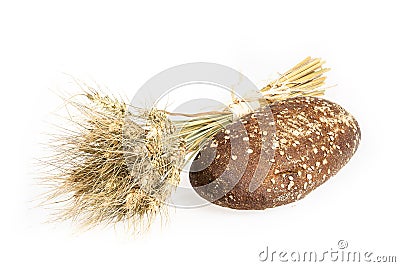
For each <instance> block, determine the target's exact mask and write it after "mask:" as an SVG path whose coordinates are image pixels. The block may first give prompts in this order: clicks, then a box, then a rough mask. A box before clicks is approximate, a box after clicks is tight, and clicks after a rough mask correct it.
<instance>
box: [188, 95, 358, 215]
mask: <svg viewBox="0 0 400 267" xmlns="http://www.w3.org/2000/svg"><path fill="white" fill-rule="evenodd" d="M360 137H361V133H360V128H359V126H358V123H357V121H356V120H355V119H354V117H353V116H352V115H350V114H349V113H348V112H347V111H346V110H344V109H343V108H342V107H341V106H339V105H337V104H335V103H332V102H330V101H328V100H325V99H321V98H315V97H297V98H291V99H287V100H284V101H280V102H276V103H274V104H272V105H270V106H269V107H266V108H263V109H261V110H259V111H256V112H254V113H252V114H248V115H246V116H244V117H242V118H241V119H240V120H238V121H237V122H235V123H232V124H230V125H228V126H227V127H226V128H225V129H223V130H222V131H221V132H219V133H217V134H216V135H215V136H214V137H213V138H212V140H210V141H209V142H208V143H206V144H205V145H204V146H203V148H202V150H201V151H200V152H199V153H198V154H197V155H196V157H195V159H194V161H193V163H192V165H191V168H190V174H189V179H190V183H191V185H192V186H193V188H194V189H195V191H196V192H197V193H198V194H199V195H200V196H201V197H203V198H204V199H206V200H208V201H210V202H212V203H215V204H217V205H220V206H223V207H229V208H233V209H244V210H253V209H254V210H259V209H266V208H272V207H276V206H280V205H285V204H288V203H291V202H294V201H297V200H300V199H302V198H304V197H305V196H306V195H307V194H309V193H310V192H311V191H313V190H314V189H315V188H317V187H318V186H319V185H321V184H322V183H324V182H325V181H327V180H328V179H329V178H330V177H332V176H333V175H335V174H336V173H337V172H338V171H339V170H340V169H341V168H342V167H343V166H344V165H345V164H346V163H347V162H348V161H349V160H350V158H351V157H352V156H353V154H354V153H355V151H356V150H357V147H358V145H359V141H360Z"/></svg>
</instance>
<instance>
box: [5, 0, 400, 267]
mask: <svg viewBox="0 0 400 267" xmlns="http://www.w3.org/2000/svg"><path fill="white" fill-rule="evenodd" d="M397 2H398V1H375V2H374V1H337V0H336V1H207V0H203V1H196V2H194V1H192V2H191V1H172V0H169V1H141V2H139V1H138V2H133V1H109V2H107V3H106V2H105V1H90V2H89V1H72V0H69V1H40V0H36V1H8V2H7V3H6V2H5V1H2V2H1V4H0V90H1V105H0V108H1V113H0V114H1V131H0V134H1V139H0V140H1V150H0V151H1V154H0V155H1V156H0V157H1V161H0V162H1V183H0V185H1V194H0V203H1V214H2V215H1V228H0V231H1V236H0V238H1V243H0V244H1V245H2V246H3V247H2V248H1V250H0V251H1V253H0V254H1V257H0V265H1V266H17V265H19V266H83V265H86V266H107V265H108V266H148V265H150V266H152V265H156V264H158V265H164V266H167V265H168V266H170V265H173V264H176V265H178V266H181V265H182V266H183V265H185V266H192V265H198V266H217V265H222V264H223V265H224V266H235V265H237V266H247V265H268V264H270V263H267V262H264V263H262V262H259V260H258V254H259V253H260V252H261V251H262V250H264V249H265V248H266V246H267V245H268V246H269V247H270V249H275V250H288V251H294V250H296V249H297V250H299V249H303V250H317V251H323V250H330V248H336V243H337V241H338V240H340V239H344V240H347V241H348V242H349V249H352V250H355V251H358V250H361V251H365V250H370V251H373V252H375V253H376V254H377V255H378V254H380V255H396V253H397V260H398V261H399V260H400V254H398V253H399V237H400V235H399V228H398V225H399V223H400V220H399V216H398V212H399V211H398V210H399V208H398V204H399V201H398V195H399V186H400V182H399V181H400V180H399V178H400V175H399V172H398V169H397V167H398V165H399V163H398V158H399V157H398V153H399V151H400V150H399V149H400V146H399V138H398V133H399V132H398V129H399V128H398V126H397V123H398V120H399V112H398V106H399V105H398V101H399V100H398V96H399V90H400V88H399V82H398V77H399V75H398V73H399V72H398V70H399V62H400V56H399V55H400V53H399V47H400V42H399V38H398V37H399V30H398V25H400V19H399V15H398V11H399V8H398V7H397ZM308 55H310V56H314V57H323V58H324V59H325V60H327V66H329V67H331V68H332V71H331V72H329V73H328V76H329V80H328V84H337V86H336V87H334V88H332V89H330V90H329V91H328V92H327V95H326V97H327V98H329V99H330V100H333V101H335V102H337V103H339V104H341V105H342V106H343V107H345V108H346V109H347V110H348V111H350V112H351V113H352V114H353V115H354V116H355V117H356V118H357V119H358V122H359V124H360V126H361V130H362V141H361V145H360V148H359V150H358V151H357V153H356V154H355V156H354V157H353V158H352V160H351V161H350V163H349V164H348V165H347V166H345V167H344V168H343V169H342V170H341V171H340V172H339V174H338V175H336V176H335V177H333V178H332V179H331V180H330V181H328V182H327V183H326V184H324V185H323V186H321V187H320V188H319V189H317V190H316V191H315V192H313V193H311V194H310V195H309V196H308V197H307V198H305V199H304V200H302V201H300V202H298V203H296V204H295V205H288V206H285V207H281V208H276V209H273V210H267V211H258V212H252V211H246V212H241V211H234V210H229V209H223V208H220V207H217V206H214V205H211V206H208V207H205V208H201V209H189V210H187V209H176V210H171V215H170V220H169V223H168V224H167V225H166V226H164V227H161V226H160V224H159V223H158V222H156V224H155V225H153V227H152V229H151V231H150V232H149V233H147V234H146V235H144V236H142V237H139V238H132V237H130V236H126V235H124V234H123V233H119V232H115V231H114V230H113V229H112V228H107V229H96V230H93V231H89V232H84V233H80V234H74V230H73V228H72V227H71V225H70V224H56V225H52V224H50V225H49V224H44V223H43V221H45V220H46V216H45V215H46V212H45V211H43V210H41V209H38V208H34V207H33V206H34V205H33V204H32V202H31V201H32V199H34V197H35V195H36V194H37V188H36V187H35V186H34V185H35V183H36V182H35V180H34V177H35V175H36V174H35V169H34V164H33V162H34V161H33V158H34V157H38V156H40V153H41V150H40V148H39V147H38V145H37V143H38V142H39V141H40V139H41V137H40V136H41V133H42V132H46V131H47V128H46V125H47V124H46V123H45V121H46V120H47V119H48V117H49V116H50V113H51V112H52V111H54V110H55V109H56V108H57V107H58V106H59V105H60V104H61V101H60V99H59V98H58V97H57V95H56V94H55V93H54V92H53V91H54V90H55V91H57V90H59V89H60V90H64V91H67V92H68V90H69V89H68V88H66V87H64V85H65V75H64V74H63V73H68V74H72V75H74V76H77V77H79V78H85V79H86V78H88V79H92V80H95V81H96V82H98V83H100V84H101V85H104V86H107V87H108V88H109V90H110V91H111V92H115V93H117V94H118V93H120V94H123V95H126V96H127V97H128V98H130V97H133V95H134V93H135V90H137V89H138V88H139V87H140V86H141V85H142V84H143V83H144V82H145V81H146V80H147V79H149V78H151V77H152V76H153V75H155V74H156V73H158V72H160V71H162V70H164V69H166V68H169V67H172V66H175V65H178V64H183V63H188V62H196V61H204V62H215V63H219V64H224V65H227V66H230V67H232V68H235V69H237V70H239V71H241V72H242V73H244V74H245V75H247V76H248V77H249V78H250V79H251V80H252V81H254V82H255V83H256V84H257V85H259V86H261V85H262V84H263V82H265V80H266V79H267V78H269V77H270V75H271V74H274V73H275V72H276V71H283V70H285V69H286V68H288V67H290V66H291V65H293V64H294V63H297V61H299V60H301V59H303V58H304V57H305V56H308ZM188 90H189V89H188ZM185 178H186V179H187V176H184V177H183V179H185ZM244 264H246V265H244ZM287 264H288V263H286V265H287ZM283 265H285V264H283ZM298 265H300V264H298ZM336 265H338V264H336ZM392 265H393V264H392ZM392 265H390V266H392Z"/></svg>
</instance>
